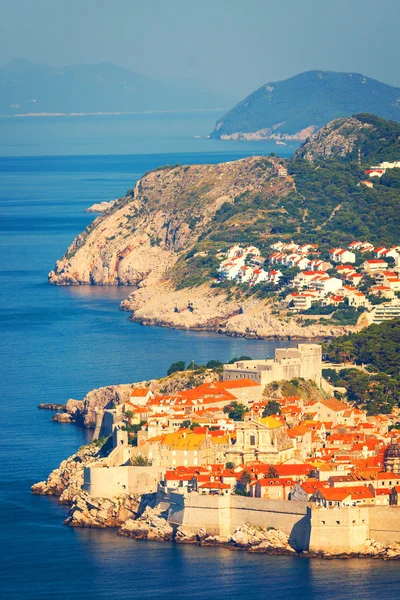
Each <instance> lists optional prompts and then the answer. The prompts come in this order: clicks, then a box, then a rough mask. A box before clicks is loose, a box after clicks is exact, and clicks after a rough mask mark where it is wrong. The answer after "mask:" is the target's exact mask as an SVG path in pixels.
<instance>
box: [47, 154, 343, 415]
mask: <svg viewBox="0 0 400 600" xmlns="http://www.w3.org/2000/svg"><path fill="white" fill-rule="evenodd" d="M284 163H285V161H283V160H282V159H278V158H276V157H268V158H267V157H251V158H247V159H242V160H238V161H233V162H229V163H222V164H217V165H192V166H184V167H180V166H174V167H164V168H160V169H156V170H155V171H151V172H149V173H147V174H145V175H144V176H143V177H142V179H140V180H139V181H138V183H137V184H136V186H135V189H134V190H131V191H130V192H129V193H128V194H127V195H126V196H125V197H123V198H121V199H120V200H118V201H116V202H114V203H113V205H112V206H111V208H109V209H108V210H107V212H105V213H103V214H102V215H100V216H99V217H97V218H96V219H95V220H94V221H93V223H91V224H90V225H89V226H88V227H87V229H86V230H85V231H84V232H83V233H82V234H80V235H78V236H77V237H76V238H75V240H74V241H73V242H72V244H71V245H70V247H69V248H68V250H67V252H66V253H65V255H64V257H63V258H62V259H61V260H59V261H57V264H56V268H55V270H54V271H51V272H50V273H49V282H50V283H52V284H56V285H81V284H94V285H129V286H134V287H135V291H134V292H133V293H132V294H131V296H130V297H129V299H128V300H126V301H124V302H123V303H122V306H121V307H122V308H123V309H124V310H128V311H130V312H132V319H133V320H136V321H140V322H142V323H146V324H158V325H165V326H168V327H175V328H183V329H203V330H214V331H220V332H225V333H227V334H229V335H240V336H247V337H272V338H274V337H276V338H285V337H288V336H291V337H295V338H298V339H301V338H305V339H307V338H316V337H328V336H331V335H340V334H341V333H344V332H345V331H348V330H349V329H348V328H343V327H335V326H333V327H332V326H326V325H317V324H316V325H311V326H309V327H302V326H301V324H299V323H297V322H295V321H294V320H291V319H287V318H282V317H280V316H278V315H276V314H273V310H272V308H273V307H272V306H271V303H270V302H269V301H267V300H261V299H259V298H256V297H254V296H252V297H250V298H247V299H246V298H245V299H243V300H240V299H238V298H233V297H232V296H231V295H229V294H228V293H227V291H226V290H224V289H219V288H218V287H214V288H213V287H211V285H210V283H211V281H212V272H213V269H214V270H215V267H216V265H217V264H218V261H219V260H220V258H221V257H222V256H223V250H224V249H226V247H227V244H229V243H230V242H229V240H235V239H237V236H238V235H240V236H244V237H245V238H247V239H249V240H252V241H253V243H260V244H264V245H265V238H266V232H271V231H273V227H274V226H275V225H277V224H280V225H281V224H282V223H283V224H284V223H285V222H291V221H293V219H292V218H291V217H290V216H288V215H289V213H288V211H287V210H286V209H285V206H284V202H285V199H286V198H289V197H290V195H291V194H293V193H296V186H295V182H294V179H293V178H292V177H291V176H284V177H281V176H279V175H278V167H279V165H281V164H284ZM293 226H297V225H296V223H294V221H293ZM189 302H192V304H193V307H192V308H191V309H189ZM65 418H66V417H65Z"/></svg>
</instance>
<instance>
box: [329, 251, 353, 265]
mask: <svg viewBox="0 0 400 600" xmlns="http://www.w3.org/2000/svg"><path fill="white" fill-rule="evenodd" d="M329 257H330V259H331V260H332V261H333V262H335V263H342V264H345V263H355V262H356V255H355V254H354V252H351V251H350V250H344V249H343V248H333V249H332V250H330V251H329Z"/></svg>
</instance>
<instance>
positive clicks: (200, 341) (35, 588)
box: [0, 111, 400, 600]
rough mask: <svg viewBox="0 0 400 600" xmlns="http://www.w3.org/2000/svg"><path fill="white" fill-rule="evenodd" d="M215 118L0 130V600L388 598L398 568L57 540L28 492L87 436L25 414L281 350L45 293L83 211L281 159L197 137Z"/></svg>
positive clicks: (96, 533)
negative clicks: (139, 187) (164, 174)
mask: <svg viewBox="0 0 400 600" xmlns="http://www.w3.org/2000/svg"><path fill="white" fill-rule="evenodd" d="M220 114H221V113H220V112H218V111H215V112H214V113H210V112H204V113H195V114H193V113H180V114H172V115H171V114H152V115H130V116H121V115H119V116H114V117H110V116H109V117H107V116H103V117H101V116H97V117H75V118H72V117H70V118H68V117H47V118H19V119H0V155H1V156H0V386H1V387H0V389H1V399H0V407H1V416H0V465H1V469H0V518H1V527H0V547H1V549H2V556H1V560H0V593H1V598H4V599H6V598H7V599H8V598H10V599H11V598H12V599H13V600H47V599H49V600H53V599H57V600H64V599H68V600H70V599H71V600H72V599H73V600H83V599H85V600H87V599H88V598H89V599H90V600H110V599H115V600H130V599H139V598H140V599H146V598H152V599H158V598H159V599H175V598H184V597H189V598H206V599H208V598H224V599H225V598H232V599H236V598H237V599H241V598H243V597H244V596H246V595H247V594H250V595H253V596H257V597H259V598H266V599H271V600H274V599H280V600H306V599H307V600H310V599H311V600H314V599H320V598H328V597H329V598H330V599H331V600H339V599H340V600H346V599H351V600H355V599H363V600H375V599H376V598H379V597H384V598H385V600H398V598H399V597H400V582H399V566H398V563H390V562H381V561H377V560H375V561H373V560H346V561H343V560H342V561H339V560H332V561H328V560H308V559H304V558H292V557H279V556H265V555H251V554H248V553H245V552H231V551H228V550H226V549H216V548H198V547H197V546H176V545H173V544H170V543H156V542H143V541H132V540H129V539H126V538H121V537H118V536H117V535H116V532H115V531H114V530H105V531H103V530H90V529H73V528H69V527H66V526H65V525H63V521H64V519H65V518H66V515H67V508H66V507H65V506H60V505H59V504H58V503H57V499H55V498H50V497H37V496H33V495H32V494H31V492H30V487H31V485H32V484H33V483H35V482H37V481H40V480H42V479H44V478H46V477H47V475H48V474H49V472H50V471H51V470H52V469H54V468H56V467H57V466H58V465H59V463H60V462H61V461H62V460H63V459H65V458H66V457H68V456H69V455H70V454H72V453H73V452H75V451H76V450H77V448H79V446H81V445H82V444H85V443H87V442H88V441H90V438H91V432H90V431H87V430H85V429H82V428H79V427H77V426H75V425H71V424H59V423H53V422H52V421H51V416H52V413H51V412H49V411H43V410H38V408H37V406H38V404H39V403H42V402H57V403H62V402H65V401H66V400H68V399H69V398H83V396H84V395H85V394H86V393H87V392H88V391H89V390H91V389H93V388H96V387H99V386H103V385H108V384H116V383H122V382H133V381H140V380H143V379H150V378H154V377H160V376H163V375H165V374H166V371H167V368H168V366H169V365H170V364H171V363H172V362H173V361H176V360H185V361H186V362H187V363H188V362H190V361H191V360H195V361H196V362H197V363H205V362H206V361H207V360H209V359H212V358H215V359H218V360H221V361H226V360H229V359H230V358H232V357H234V356H240V355H242V354H246V355H250V356H252V357H254V358H261V357H265V356H267V355H272V354H273V351H274V348H276V347H277V346H279V345H282V344H285V343H284V342H270V341H256V340H245V339H237V338H230V337H225V336H220V335H217V334H214V333H200V332H186V331H174V330H170V329H164V328H158V327H144V326H141V325H140V324H137V323H131V322H130V321H129V320H128V315H127V313H124V312H121V311H119V303H120V302H121V300H122V299H123V298H125V297H126V296H127V295H128V293H129V289H128V288H124V287H112V288H102V287H74V288H69V287H54V286H50V285H48V284H47V273H48V271H49V270H50V269H51V268H52V267H53V265H54V263H55V261H56V260H57V258H59V257H61V256H62V254H63V253H64V251H65V250H66V248H67V246H68V244H69V243H70V242H71V240H72V239H73V237H74V236H75V235H77V234H78V233H79V232H80V231H82V230H83V229H84V228H85V227H86V226H87V225H88V223H90V221H91V220H92V219H93V218H94V216H93V215H90V214H87V213H85V212H84V209H85V208H86V207H88V206H90V205H91V204H92V203H94V202H99V201H103V200H111V199H113V198H116V197H118V196H121V195H122V194H123V193H124V192H125V191H126V190H127V189H129V188H131V187H133V185H134V184H135V182H136V180H137V179H138V178H139V177H140V176H141V175H142V174H143V173H144V172H145V171H147V170H149V169H152V168H154V167H156V166H159V165H161V164H176V163H180V164H191V163H215V162H219V161H226V160H235V159H238V158H241V157H244V156H251V155H253V154H268V153H270V152H272V151H273V152H278V151H279V154H282V155H285V154H286V155H289V154H290V153H291V152H292V151H293V147H291V146H289V147H283V146H282V147H277V146H276V145H275V144H272V143H270V142H269V143H256V142H253V143H233V142H218V141H214V140H209V139H207V137H206V136H207V133H208V132H209V131H211V129H212V127H213V123H214V121H215V120H216V119H217V118H218V117H219V116H220ZM195 136H196V137H195ZM197 136H200V137H197Z"/></svg>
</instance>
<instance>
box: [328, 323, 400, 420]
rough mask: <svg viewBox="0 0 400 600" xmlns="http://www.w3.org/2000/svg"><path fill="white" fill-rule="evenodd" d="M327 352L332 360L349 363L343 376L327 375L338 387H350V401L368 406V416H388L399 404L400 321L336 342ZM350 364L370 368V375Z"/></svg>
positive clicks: (364, 330)
mask: <svg viewBox="0 0 400 600" xmlns="http://www.w3.org/2000/svg"><path fill="white" fill-rule="evenodd" d="M324 352H325V356H326V358H327V359H329V360H331V361H334V362H348V363H349V369H343V370H342V371H340V373H334V372H333V371H329V372H325V373H324V374H325V376H328V377H330V378H331V379H332V382H333V383H335V385H338V386H344V387H346V388H347V392H348V397H349V400H352V401H354V402H356V403H357V404H360V405H362V406H365V407H366V408H367V409H368V412H369V414H378V413H379V412H383V413H389V412H391V411H392V409H393V407H394V406H398V405H399V403H400V320H395V321H387V322H385V323H381V324H380V325H371V326H370V327H368V328H367V329H363V330H362V331H360V333H354V334H350V335H345V336H341V337H338V338H336V339H333V340H331V341H330V342H328V343H326V344H325V347H324ZM351 363H355V364H358V365H361V364H364V365H367V368H368V370H369V371H370V372H371V375H368V374H366V373H363V372H362V371H359V370H356V369H351Z"/></svg>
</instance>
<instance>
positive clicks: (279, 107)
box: [211, 70, 400, 140]
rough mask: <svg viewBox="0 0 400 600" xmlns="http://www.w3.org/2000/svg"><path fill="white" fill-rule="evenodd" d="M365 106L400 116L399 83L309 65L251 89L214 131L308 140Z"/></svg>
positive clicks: (364, 109) (383, 114)
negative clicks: (332, 123)
mask: <svg viewBox="0 0 400 600" xmlns="http://www.w3.org/2000/svg"><path fill="white" fill-rule="evenodd" d="M364 112H368V113H373V114H377V115H378V116H381V117H384V118H386V119H392V120H397V121H399V120H400V88H396V87H393V86H390V85H388V84H385V83H381V82H380V81H378V80H376V79H372V78H370V77H366V76H364V75H362V74H360V73H337V72H335V71H318V70H313V71H306V72H304V73H300V74H298V75H294V76H293V77H290V78H288V79H285V80H282V81H278V82H269V83H266V84H264V85H263V86H261V87H260V88H258V89H257V90H255V91H254V92H252V93H251V94H249V95H248V96H247V97H246V98H245V99H244V100H242V101H241V102H240V103H239V104H237V105H236V106H234V107H233V108H232V109H231V110H230V111H228V113H227V114H226V115H224V116H223V117H222V118H221V119H219V120H218V121H217V123H216V126H215V129H214V131H213V132H212V133H211V137H213V138H217V139H275V140H288V139H289V140H290V139H298V140H305V139H307V138H308V137H309V136H310V135H311V134H312V133H315V132H316V131H317V130H318V129H320V128H321V127H322V126H323V125H325V124H326V123H328V122H330V121H332V120H333V119H336V118H340V117H349V116H351V115H352V114H355V113H364Z"/></svg>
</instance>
